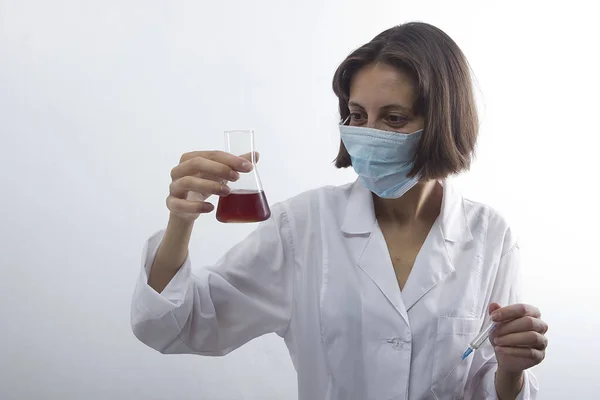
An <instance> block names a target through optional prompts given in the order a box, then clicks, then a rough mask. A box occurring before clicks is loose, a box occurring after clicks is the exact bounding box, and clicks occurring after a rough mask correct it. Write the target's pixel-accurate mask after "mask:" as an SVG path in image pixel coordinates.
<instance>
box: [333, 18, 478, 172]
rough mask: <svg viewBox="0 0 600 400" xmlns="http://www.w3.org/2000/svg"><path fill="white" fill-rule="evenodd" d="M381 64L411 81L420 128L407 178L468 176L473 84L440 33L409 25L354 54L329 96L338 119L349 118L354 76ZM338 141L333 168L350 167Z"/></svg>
mask: <svg viewBox="0 0 600 400" xmlns="http://www.w3.org/2000/svg"><path fill="white" fill-rule="evenodd" d="M374 63H384V64H387V65H390V66H392V67H395V68H398V69H399V70H402V71H403V72H404V73H407V74H408V75H409V76H410V77H411V78H412V79H413V81H414V87H415V91H416V93H415V99H416V100H415V103H414V104H413V110H412V111H413V112H414V114H415V115H417V116H422V117H423V118H424V120H425V126H424V131H423V135H422V137H421V141H420V143H419V146H418V148H417V152H416V155H415V159H414V162H415V164H414V168H413V170H412V171H411V173H410V175H411V176H415V175H416V174H419V173H420V174H421V176H422V177H423V178H425V179H441V178H445V177H447V176H448V175H451V174H456V173H459V172H461V171H464V170H468V169H469V167H470V165H471V160H472V157H473V153H474V150H475V144H476V142H477V133H478V128H479V123H478V118H477V107H476V103H475V98H474V96H473V83H472V81H471V73H470V68H469V64H468V62H467V59H466V57H465V56H464V54H463V53H462V51H461V50H460V48H459V47H458V45H457V44H456V43H455V42H454V41H453V40H452V39H451V38H450V37H449V36H448V35H447V34H446V33H444V32H443V31H442V30H441V29H439V28H436V27H435V26H432V25H430V24H426V23H421V22H411V23H406V24H403V25H398V26H395V27H393V28H391V29H388V30H386V31H384V32H382V33H380V34H379V35H377V36H376V37H375V38H374V39H373V40H371V41H370V42H369V43H367V44H365V45H363V46H362V47H360V48H358V49H356V50H355V51H353V52H352V53H351V54H350V55H349V56H348V57H347V58H346V59H345V60H344V62H342V64H341V65H340V66H339V67H338V69H337V71H336V72H335V76H334V78H333V90H334V92H335V94H336V95H337V97H338V99H339V110H340V117H341V119H342V120H346V119H347V118H348V116H349V115H350V110H349V108H348V100H349V97H350V85H351V84H352V79H353V77H354V75H355V74H356V73H357V72H358V71H359V70H360V69H361V68H363V67H365V66H367V65H370V64H374ZM351 165H352V163H351V160H350V156H349V154H348V151H347V150H346V147H345V146H344V144H343V143H342V142H341V141H340V149H339V152H338V155H337V157H336V159H335V166H336V167H338V168H346V167H349V166H351Z"/></svg>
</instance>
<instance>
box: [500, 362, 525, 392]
mask: <svg viewBox="0 0 600 400" xmlns="http://www.w3.org/2000/svg"><path fill="white" fill-rule="evenodd" d="M495 383H496V394H497V395H498V398H499V399H500V400H514V399H516V398H517V396H518V395H519V393H521V390H522V389H523V383H524V373H523V371H520V372H511V371H504V370H502V369H500V368H499V369H498V371H496V379H495Z"/></svg>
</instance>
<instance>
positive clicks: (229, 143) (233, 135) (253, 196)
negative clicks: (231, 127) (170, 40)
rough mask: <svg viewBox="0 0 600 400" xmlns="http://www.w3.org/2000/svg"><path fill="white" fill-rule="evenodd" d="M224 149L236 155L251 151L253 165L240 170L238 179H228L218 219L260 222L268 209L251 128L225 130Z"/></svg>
mask: <svg viewBox="0 0 600 400" xmlns="http://www.w3.org/2000/svg"><path fill="white" fill-rule="evenodd" d="M225 143H226V147H227V152H229V153H231V154H234V155H236V156H242V155H244V154H249V155H250V161H251V162H252V166H253V169H252V171H250V172H248V173H240V179H238V180H237V181H236V182H229V187H230V188H231V193H230V194H229V195H227V196H222V197H220V198H219V205H218V206H217V220H218V221H220V222H261V221H265V220H267V219H269V217H270V216H271V210H270V208H269V204H268V203H267V197H266V196H265V192H264V191H263V188H262V184H261V183H260V178H259V177H258V169H257V168H256V157H255V154H256V153H255V150H254V131H251V130H240V131H227V132H225Z"/></svg>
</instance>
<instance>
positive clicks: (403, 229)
mask: <svg viewBox="0 0 600 400" xmlns="http://www.w3.org/2000/svg"><path fill="white" fill-rule="evenodd" d="M333 87H334V90H335V93H336V94H337V96H338V98H339V110H340V114H341V120H342V123H341V124H340V136H341V143H340V150H339V154H338V156H337V159H336V166H337V167H340V168H344V167H349V166H352V167H353V168H354V169H355V170H356V172H357V174H358V176H359V179H358V180H357V181H355V182H354V183H351V184H348V185H345V186H341V187H327V188H320V189H316V190H313V191H309V192H306V193H303V194H301V195H299V196H296V197H294V198H292V199H290V200H287V201H284V202H282V203H279V204H277V205H275V206H274V207H272V216H271V218H270V219H269V220H267V221H265V222H264V223H261V224H260V225H259V226H258V228H257V229H256V230H255V231H254V232H253V233H252V234H251V235H250V236H249V237H248V238H247V239H245V240H244V241H242V242H241V243H239V244H238V245H236V246H235V247H234V248H233V249H231V250H230V251H229V252H227V254H225V255H224V256H223V257H222V258H221V259H220V261H218V262H217V264H216V265H214V266H212V267H208V268H202V269H198V270H197V271H195V272H194V274H192V273H191V262H190V260H189V258H188V255H187V254H188V244H189V239H190V234H191V232H192V228H193V225H194V221H195V220H196V218H197V217H198V216H199V214H201V213H206V212H211V211H212V210H213V206H212V205H211V204H209V203H207V202H205V200H206V199H207V198H208V197H209V196H210V195H212V194H217V195H222V196H225V195H227V194H228V192H229V190H228V188H227V185H226V182H227V181H235V180H236V179H237V178H238V177H239V172H246V171H248V170H249V168H251V167H252V166H251V165H250V164H248V163H247V162H246V160H245V159H244V158H241V157H237V156H235V155H232V154H226V153H223V152H218V151H198V152H191V153H187V154H185V155H183V157H182V158H181V162H180V163H179V165H178V166H176V167H175V168H174V169H173V170H172V178H173V182H172V184H171V187H170V195H169V197H168V199H167V206H168V208H169V210H170V219H169V223H168V226H167V228H166V230H164V231H161V232H159V233H158V234H156V235H154V236H152V237H151V238H150V240H149V241H148V243H147V246H146V249H145V254H144V259H145V262H144V265H143V268H142V272H141V275H140V280H139V283H138V285H137V288H136V290H135V294H134V297H133V305H132V325H133V331H134V333H135V335H136V336H137V337H138V338H139V339H140V340H141V341H142V342H144V343H146V344H147V345H148V346H151V347H152V348H154V349H156V350H158V351H160V352H164V353H193V354H200V355H207V356H221V355H224V354H227V353H229V352H230V351H232V350H234V349H236V348H238V347H240V346H241V345H243V344H244V343H246V342H248V341H249V340H251V339H253V338H255V337H257V336H260V335H263V334H265V333H269V332H276V333H277V334H279V335H280V336H281V337H283V338H284V339H285V342H286V344H287V347H288V349H289V351H290V354H291V358H292V360H293V363H294V366H295V368H296V370H297V373H298V388H299V399H301V400H318V399H339V400H342V399H344V400H346V399H357V400H366V399H373V400H384V399H385V400H387V399H456V398H461V399H472V400H481V399H502V400H509V399H517V398H518V399H534V398H535V396H536V393H537V390H538V389H537V382H536V380H535V378H534V376H533V375H532V374H531V373H530V372H528V371H527V370H528V369H529V368H530V367H532V366H534V365H536V364H538V363H540V362H541V361H542V359H543V358H544V354H545V348H546V345H547V340H546V338H545V336H544V334H545V333H546V330H547V325H546V324H545V323H544V322H543V321H542V320H541V319H540V311H539V310H538V309H537V308H535V307H533V306H531V305H527V304H520V303H519V287H518V272H519V271H518V270H519V246H518V243H517V241H516V238H515V235H514V233H513V232H512V231H511V229H510V228H509V226H508V225H507V223H506V221H505V220H504V219H503V218H502V217H501V216H500V215H499V214H498V213H497V212H496V211H494V210H493V209H491V208H490V207H488V206H486V205H483V204H479V203H476V202H473V201H470V200H467V199H464V198H463V197H462V196H461V195H460V194H459V193H458V192H457V191H456V190H455V189H454V188H453V187H452V185H451V184H450V183H449V182H448V181H447V180H446V178H447V177H448V176H450V175H452V174H457V173H460V172H462V171H465V170H467V169H468V168H469V165H470V162H471V157H472V153H473V149H474V146H475V143H476V139H477V131H478V121H477V113H476V107H475V101H474V98H473V91H472V82H471V77H470V73H469V68H468V64H467V61H466V59H465V57H464V55H463V53H462V52H461V50H460V49H459V48H458V46H457V45H456V44H455V43H454V41H453V40H452V39H451V38H450V37H448V36H447V35H446V34H445V33H444V32H442V31H441V30H439V29H438V28H436V27H433V26H431V25H428V24H424V23H408V24H404V25H400V26H396V27H394V28H391V29H389V30H386V31H385V32H383V33H381V34H380V35H378V36H377V37H375V38H374V39H373V40H372V41H371V42H369V43H367V44H365V45H364V46H362V47H360V48H359V49H357V50H356V51H354V52H353V53H351V54H350V55H349V56H348V58H347V59H346V60H345V61H344V62H343V63H342V64H341V65H340V67H339V68H338V70H337V72H336V73H335V77H334V80H333ZM201 228H202V227H199V229H201ZM490 320H493V321H496V322H498V325H497V328H496V329H495V330H494V332H493V333H492V336H491V339H490V341H488V342H486V344H484V345H483V346H482V347H481V348H479V349H478V350H477V351H476V352H475V353H474V354H473V355H471V356H470V357H468V358H466V359H465V360H464V361H462V363H460V364H459V365H458V366H456V367H455V365H456V362H457V361H458V360H459V359H460V357H461V355H462V353H463V351H464V350H465V349H466V348H467V347H468V346H469V343H470V341H471V340H472V339H473V338H474V337H475V336H476V335H477V334H478V332H479V331H480V329H482V327H484V326H485V325H486V324H488V323H489V321H490ZM454 367H455V368H454Z"/></svg>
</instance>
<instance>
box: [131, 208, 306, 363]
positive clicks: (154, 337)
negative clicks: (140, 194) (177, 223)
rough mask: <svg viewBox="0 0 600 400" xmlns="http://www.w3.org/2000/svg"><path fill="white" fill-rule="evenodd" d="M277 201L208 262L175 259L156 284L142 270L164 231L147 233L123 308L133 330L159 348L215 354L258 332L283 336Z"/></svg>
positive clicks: (284, 269)
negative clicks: (166, 279) (159, 286)
mask: <svg viewBox="0 0 600 400" xmlns="http://www.w3.org/2000/svg"><path fill="white" fill-rule="evenodd" d="M286 215H287V214H286V213H285V212H284V208H283V206H282V205H276V206H274V207H272V216H271V218H270V219H269V220H267V221H265V222H262V223H261V224H260V225H259V226H258V228H257V229H256V230H255V231H254V232H253V233H251V234H250V235H249V236H248V237H247V238H246V239H245V240H243V241H242V242H240V243H238V244H237V245H236V246H234V247H233V248H232V249H231V250H230V251H228V252H227V253H226V254H225V255H224V256H223V257H222V258H221V259H220V260H219V261H218V262H217V263H216V264H215V265H214V266H211V267H205V268H200V269H197V270H194V271H192V269H191V261H190V260H189V258H188V259H186V260H185V262H184V264H183V266H182V267H181V268H180V269H179V271H178V272H177V274H176V275H175V276H174V277H173V279H172V280H171V282H170V283H169V284H168V285H167V287H166V288H165V289H164V290H163V291H162V293H160V294H159V293H158V292H156V291H155V290H154V289H152V288H151V287H150V286H149V285H148V283H147V281H148V273H149V271H150V268H151V266H152V263H153V261H154V257H155V256H156V252H157V250H158V246H159V245H160V242H161V240H162V237H163V235H164V232H159V233H158V234H156V235H154V236H153V237H151V238H150V239H149V240H148V242H147V244H146V247H145V249H144V253H143V265H142V269H141V273H140V276H139V280H138V282H137V286H136V289H135V291H134V294H133V300H132V307H131V324H132V329H133V332H134V334H135V336H136V337H137V338H138V339H139V340H140V341H142V342H143V343H145V344H146V345H148V346H150V347H152V348H154V349H156V350H158V351H160V352H161V353H165V354H174V353H189V354H201V355H208V356H221V355H225V354H227V353H229V352H230V351H232V350H234V349H236V348H238V347H240V346H241V345H243V344H244V343H246V342H248V341H249V340H251V339H253V338H255V337H258V336H261V335H263V334H265V333H270V332H276V333H278V334H279V335H281V336H283V334H284V333H285V331H286V330H287V327H288V325H289V322H290V319H291V310H292V301H293V276H292V275H293V271H292V269H293V262H294V261H293V244H292V234H291V231H290V229H291V228H290V225H289V223H288V219H287V217H286Z"/></svg>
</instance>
